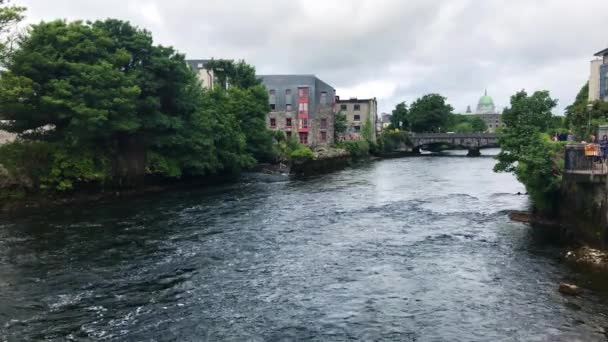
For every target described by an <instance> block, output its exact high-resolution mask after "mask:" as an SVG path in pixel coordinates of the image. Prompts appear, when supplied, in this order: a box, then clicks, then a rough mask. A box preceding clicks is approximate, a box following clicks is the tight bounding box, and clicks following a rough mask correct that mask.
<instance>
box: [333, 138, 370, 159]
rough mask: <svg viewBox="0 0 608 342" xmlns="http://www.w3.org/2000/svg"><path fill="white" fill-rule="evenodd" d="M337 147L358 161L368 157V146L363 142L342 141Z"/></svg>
mask: <svg viewBox="0 0 608 342" xmlns="http://www.w3.org/2000/svg"><path fill="white" fill-rule="evenodd" d="M338 147H340V148H343V149H345V150H346V151H348V153H350V155H351V157H352V158H355V159H358V158H363V157H366V156H367V155H369V151H370V145H369V143H368V142H367V141H365V140H359V141H342V142H340V143H339V144H338Z"/></svg>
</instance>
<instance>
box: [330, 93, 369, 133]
mask: <svg viewBox="0 0 608 342" xmlns="http://www.w3.org/2000/svg"><path fill="white" fill-rule="evenodd" d="M336 106H337V110H339V111H340V112H342V113H344V114H346V133H345V134H344V136H343V138H344V139H345V140H360V139H361V130H362V128H363V126H364V125H365V123H366V122H367V121H368V120H369V123H370V124H371V127H372V130H371V131H372V137H371V138H372V141H376V129H375V127H376V124H377V122H378V101H376V98H372V99H357V98H356V97H355V98H351V99H348V100H340V98H339V97H337V98H336Z"/></svg>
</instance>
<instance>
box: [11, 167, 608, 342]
mask: <svg viewBox="0 0 608 342" xmlns="http://www.w3.org/2000/svg"><path fill="white" fill-rule="evenodd" d="M494 162H495V161H494V160H493V159H492V158H488V157H481V158H465V157H464V156H461V155H456V156H451V157H418V158H404V159H395V160H384V161H379V162H375V163H369V164H364V165H360V166H357V167H354V168H350V169H347V170H344V171H340V172H336V173H332V174H328V175H323V176H320V177H316V178H312V179H307V180H290V179H289V178H287V177H286V176H261V175H250V176H248V177H245V178H244V179H243V180H242V181H240V182H239V183H236V184H232V185H224V186H218V187H212V188H207V189H199V190H192V191H181V192H174V193H167V194H158V195H153V196H147V197H146V198H141V199H129V200H124V201H119V202H115V203H112V204H103V205H95V206H93V205H88V206H83V207H74V208H60V209H54V210H52V211H45V212H40V213H36V214H28V215H27V216H26V217H18V218H10V219H7V218H4V219H0V341H26V340H50V341H64V340H125V341H346V340H361V341H606V340H607V339H606V336H605V335H604V328H605V327H608V318H607V316H606V314H608V299H607V298H608V297H607V296H606V295H605V294H603V293H602V292H597V291H590V290H588V291H586V292H585V295H583V296H582V297H578V298H566V297H563V296H562V295H560V294H559V293H558V292H557V290H556V289H557V285H558V284H559V282H561V281H572V280H575V281H576V280H577V279H579V278H580V277H582V275H579V274H577V273H576V272H575V271H573V270H572V269H569V268H568V267H566V266H565V265H564V264H563V263H561V262H560V258H559V255H560V253H561V252H562V250H561V249H560V247H559V246H556V245H555V244H554V243H553V242H552V240H551V239H547V238H546V237H545V236H544V234H542V233H539V232H538V231H536V230H534V229H532V228H530V227H528V226H525V225H523V224H519V223H514V222H510V221H509V219H508V217H507V210H511V209H525V208H526V207H527V206H528V200H527V198H526V196H518V195H517V193H518V192H522V193H523V192H524V189H523V187H522V186H521V185H520V184H519V183H518V182H517V181H516V180H515V179H514V177H513V176H511V175H508V174H495V173H493V172H492V166H493V164H494Z"/></svg>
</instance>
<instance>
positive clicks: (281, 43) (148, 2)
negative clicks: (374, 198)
mask: <svg viewBox="0 0 608 342" xmlns="http://www.w3.org/2000/svg"><path fill="white" fill-rule="evenodd" d="M16 1H17V2H18V3H20V4H24V5H25V6H27V7H28V8H29V11H28V15H29V19H28V20H30V22H37V21H39V20H41V19H44V20H51V19H55V18H69V19H77V18H82V19H104V18H107V17H115V18H119V19H125V20H130V21H132V22H133V23H135V24H137V25H139V26H141V27H145V28H147V29H149V30H150V31H151V32H152V33H153V34H154V37H155V40H156V41H157V42H159V43H162V44H165V45H172V46H174V47H175V48H177V49H178V50H179V51H181V52H184V53H186V54H187V56H188V57H191V58H208V57H216V58H232V59H245V60H246V61H247V62H249V63H250V64H253V65H255V66H256V68H257V69H258V71H259V72H261V73H314V74H317V75H318V76H319V77H320V78H321V79H323V80H324V81H326V82H328V83H330V84H331V85H333V86H334V87H335V88H337V89H338V90H339V91H340V93H339V95H341V96H342V97H351V96H357V97H359V98H362V97H373V96H375V97H377V98H378V100H379V106H380V110H382V111H390V110H391V108H392V107H394V105H395V104H396V103H398V102H401V101H407V102H411V101H413V100H414V99H415V98H416V97H419V96H421V95H423V94H425V93H429V92H435V93H440V94H442V95H444V96H446V97H447V98H448V101H449V102H450V103H451V104H452V105H453V106H454V107H455V108H456V109H457V110H464V109H465V108H466V106H467V105H471V106H472V107H473V108H474V107H475V105H476V102H477V100H478V98H479V96H481V95H482V93H483V90H484V89H485V88H488V92H489V93H490V95H492V96H493V97H494V100H495V102H496V103H497V104H499V105H500V107H503V106H505V105H507V104H508V101H509V97H510V95H512V94H513V92H515V91H517V90H519V89H521V88H526V89H527V90H529V91H533V90H536V89H549V90H550V91H551V94H552V95H553V96H554V97H558V98H559V100H560V109H563V108H564V107H565V106H566V105H568V104H569V103H571V102H572V101H573V99H574V97H575V96H576V93H577V92H578V90H579V88H580V87H581V86H582V85H583V83H584V82H585V81H586V79H587V78H588V63H589V60H590V59H591V57H592V55H593V53H594V52H596V51H599V50H601V49H603V48H606V47H608V38H606V35H605V30H602V27H601V24H602V23H603V22H604V21H605V16H606V13H608V1H605V0H584V1H582V2H579V3H573V2H572V1H569V0H535V1H529V0H485V1H473V0H408V1H401V0H334V1H327V0H297V1H272V0H256V1H247V0H205V1H197V0H172V1H163V0H127V1H125V0H106V1H103V2H102V1H97V0H53V1H48V0H22V1H21V0H16Z"/></svg>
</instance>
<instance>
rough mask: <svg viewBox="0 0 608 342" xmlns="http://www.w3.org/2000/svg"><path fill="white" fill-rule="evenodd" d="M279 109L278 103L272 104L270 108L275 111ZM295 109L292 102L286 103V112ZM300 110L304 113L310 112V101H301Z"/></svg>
mask: <svg viewBox="0 0 608 342" xmlns="http://www.w3.org/2000/svg"><path fill="white" fill-rule="evenodd" d="M276 109H277V105H276V104H274V103H271V104H270V110H271V111H273V112H274V111H275V110H276ZM292 110H293V106H292V105H291V104H286V105H285V111H286V112H291V111H292ZM298 112H299V113H302V114H306V113H308V103H300V104H298Z"/></svg>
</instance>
